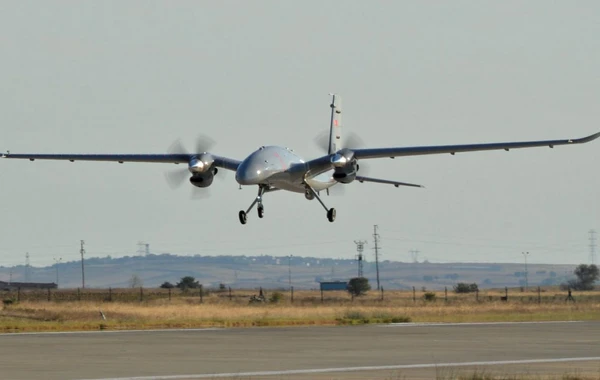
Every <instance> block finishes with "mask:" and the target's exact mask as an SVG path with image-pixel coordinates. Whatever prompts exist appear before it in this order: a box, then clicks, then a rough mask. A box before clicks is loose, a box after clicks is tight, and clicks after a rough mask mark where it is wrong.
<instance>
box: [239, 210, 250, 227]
mask: <svg viewBox="0 0 600 380" xmlns="http://www.w3.org/2000/svg"><path fill="white" fill-rule="evenodd" d="M239 217H240V223H242V224H246V222H247V221H248V217H247V216H246V211H244V210H242V211H240V214H239Z"/></svg>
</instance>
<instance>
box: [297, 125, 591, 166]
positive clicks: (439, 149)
mask: <svg viewBox="0 0 600 380" xmlns="http://www.w3.org/2000/svg"><path fill="white" fill-rule="evenodd" d="M598 137H600V132H599V133H596V134H593V135H590V136H587V137H584V138H580V139H568V140H544V141H523V142H505V143H491V144H468V145H439V146H415V147H397V148H396V147H394V148H372V149H352V150H351V151H350V152H349V153H350V154H351V155H352V156H353V157H354V158H356V159H369V158H383V157H390V158H394V157H402V156H420V155H426V154H442V153H450V154H455V153H461V152H476V151H483V150H506V151H509V150H511V149H518V148H535V147H542V146H548V147H550V148H554V147H555V146H557V145H573V144H583V143H587V142H590V141H592V140H595V139H597V138H598ZM347 153H348V152H347ZM333 158H334V155H332V154H331V155H327V156H322V157H319V158H316V159H314V160H310V161H308V162H306V164H304V166H303V167H302V169H303V170H304V172H305V176H315V175H318V174H321V173H323V172H326V171H327V170H331V169H332V168H333V164H332V162H331V160H332V159H333ZM298 170H301V169H300V168H298Z"/></svg>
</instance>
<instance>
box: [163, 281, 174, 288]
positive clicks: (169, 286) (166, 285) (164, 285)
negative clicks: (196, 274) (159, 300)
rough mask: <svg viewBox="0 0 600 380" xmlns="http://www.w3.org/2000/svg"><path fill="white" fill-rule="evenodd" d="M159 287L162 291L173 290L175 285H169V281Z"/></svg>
mask: <svg viewBox="0 0 600 380" xmlns="http://www.w3.org/2000/svg"><path fill="white" fill-rule="evenodd" d="M160 287H161V288H163V289H173V288H174V287H175V285H173V284H171V283H170V282H169V281H165V282H163V283H162V285H161V286H160Z"/></svg>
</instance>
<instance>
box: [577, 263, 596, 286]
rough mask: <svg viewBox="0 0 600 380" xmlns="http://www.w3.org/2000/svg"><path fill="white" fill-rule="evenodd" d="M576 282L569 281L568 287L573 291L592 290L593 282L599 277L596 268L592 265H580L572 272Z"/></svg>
mask: <svg viewBox="0 0 600 380" xmlns="http://www.w3.org/2000/svg"><path fill="white" fill-rule="evenodd" d="M573 273H574V274H575V276H577V280H575V281H569V286H570V287H571V288H572V289H575V290H592V289H594V282H595V281H596V280H598V276H599V275H600V273H599V270H598V267H597V266H596V265H594V264H591V265H587V264H581V265H579V266H578V267H577V268H575V270H574V271H573Z"/></svg>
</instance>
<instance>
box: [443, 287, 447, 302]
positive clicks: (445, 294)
mask: <svg viewBox="0 0 600 380" xmlns="http://www.w3.org/2000/svg"><path fill="white" fill-rule="evenodd" d="M444 301H446V302H448V287H447V286H444Z"/></svg>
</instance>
